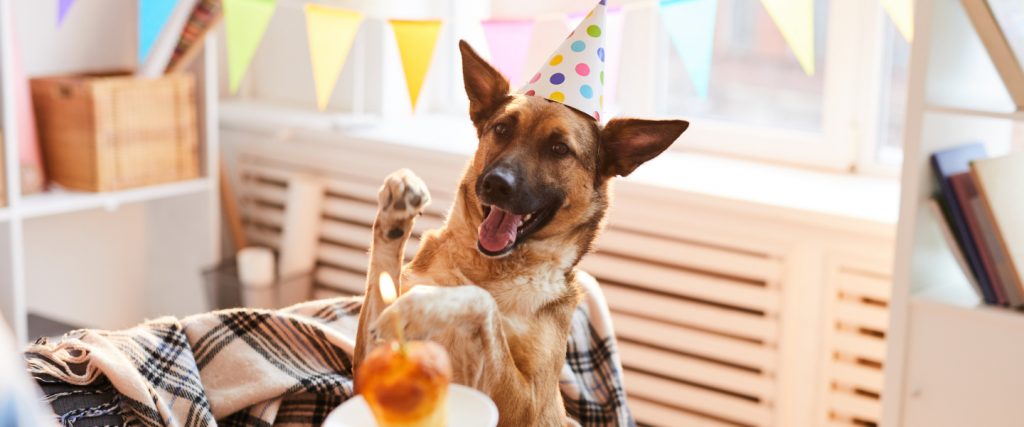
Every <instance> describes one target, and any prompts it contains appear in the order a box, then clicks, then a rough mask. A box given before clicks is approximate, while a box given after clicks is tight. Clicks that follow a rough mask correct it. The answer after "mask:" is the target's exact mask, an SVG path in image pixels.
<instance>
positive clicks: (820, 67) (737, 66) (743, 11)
mask: <svg viewBox="0 0 1024 427" xmlns="http://www.w3.org/2000/svg"><path fill="white" fill-rule="evenodd" d="M718 4H719V6H718V22H717V23H716V27H715V32H716V34H715V46H714V57H713V63H712V70H713V71H712V77H711V82H710V86H709V90H708V96H707V99H701V98H700V97H699V96H698V95H697V94H696V92H695V91H694V89H693V87H692V85H691V83H690V79H689V78H688V77H687V74H686V69H685V67H684V66H683V63H682V59H681V58H680V56H679V55H678V53H677V52H676V50H675V48H674V47H673V46H671V43H666V47H667V52H665V57H666V59H667V62H668V67H667V68H668V70H667V71H668V76H670V78H667V79H666V84H665V86H667V87H666V90H665V93H666V94H667V96H666V97H665V101H664V102H663V107H662V108H661V112H663V113H664V114H673V113H683V114H687V115H692V116H699V117H707V118H714V119H719V120H728V121H731V122H739V123H745V124H751V125H757V126H766V127H774V128H783V129H797V130H808V131H820V130H821V126H822V96H823V91H824V84H823V83H824V78H823V77H822V75H823V74H824V68H825V57H826V55H827V51H826V49H825V46H826V41H827V40H826V38H825V36H826V32H827V29H828V25H827V17H828V2H827V1H825V0H816V1H815V37H814V38H815V41H814V42H815V43H814V44H815V51H816V52H815V60H816V64H815V69H816V70H817V72H816V73H815V74H814V75H807V74H806V73H804V71H803V69H802V68H801V67H800V64H799V63H798V62H797V61H796V58H795V57H794V56H793V54H792V53H791V51H790V50H789V47H788V45H787V44H786V41H785V40H784V39H783V37H782V34H781V33H780V32H779V30H778V28H776V26H775V23H774V22H772V19H771V17H770V16H769V15H768V12H767V11H766V10H765V9H764V8H763V7H762V6H761V4H760V1H759V0H722V1H720V2H719V3H718Z"/></svg>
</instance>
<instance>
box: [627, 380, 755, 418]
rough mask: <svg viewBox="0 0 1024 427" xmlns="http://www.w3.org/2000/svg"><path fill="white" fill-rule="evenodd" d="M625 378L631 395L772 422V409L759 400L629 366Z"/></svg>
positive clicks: (719, 414) (724, 415) (718, 415)
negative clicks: (629, 368) (740, 396)
mask: <svg viewBox="0 0 1024 427" xmlns="http://www.w3.org/2000/svg"><path fill="white" fill-rule="evenodd" d="M624 381H625V383H626V392H627V394H628V395H630V396H640V397H643V398H646V399H649V400H654V401H658V402H664V403H666V404H670V405H673V406H679V407H681V408H686V409H688V410H691V411H693V412H695V413H703V414H708V415H711V416H714V417H716V418H722V419H726V420H730V421H734V422H737V423H743V424H749V425H755V426H766V425H769V424H770V423H771V415H772V411H771V409H770V408H769V407H767V406H764V405H761V404H759V403H757V402H753V401H749V400H744V399H739V398H736V397H734V396H729V395H726V394H722V393H719V392H715V391H712V390H708V389H704V388H700V387H694V386H691V385H687V384H683V383H678V382H674V381H669V380H665V379H662V378H658V377H655V376H651V375H648V374H644V373H641V372H636V371H632V370H628V369H627V370H626V372H625V379H624Z"/></svg>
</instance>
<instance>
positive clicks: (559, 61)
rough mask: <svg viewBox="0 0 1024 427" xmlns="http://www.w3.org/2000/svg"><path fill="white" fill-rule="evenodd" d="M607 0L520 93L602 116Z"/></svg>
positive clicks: (589, 15)
mask: <svg viewBox="0 0 1024 427" xmlns="http://www.w3.org/2000/svg"><path fill="white" fill-rule="evenodd" d="M605 1H606V0H601V2H600V3H598V4H597V6H594V9H592V10H591V11H590V13H589V14H587V16H586V17H585V18H583V22H581V23H580V25H579V26H577V27H576V30H574V31H573V32H572V33H570V34H569V37H567V38H566V39H565V41H564V42H562V45H561V46H558V49H556V50H555V53H554V54H552V55H551V57H550V58H548V60H547V62H545V63H544V65H543V66H542V67H541V69H540V71H538V72H537V73H536V74H534V75H533V77H532V78H531V79H530V82H529V83H527V84H526V85H525V86H523V87H522V89H519V92H520V93H522V94H524V95H528V96H541V97H544V98H547V99H550V100H552V101H555V102H560V103H562V104H565V105H567V106H569V107H572V108H575V109H577V110H579V111H582V112H583V113H584V114H587V115H589V116H591V117H593V118H594V119H596V120H601V106H602V104H603V103H604V95H603V94H604V47H605V35H604V32H605V29H606V28H607V27H606V26H605Z"/></svg>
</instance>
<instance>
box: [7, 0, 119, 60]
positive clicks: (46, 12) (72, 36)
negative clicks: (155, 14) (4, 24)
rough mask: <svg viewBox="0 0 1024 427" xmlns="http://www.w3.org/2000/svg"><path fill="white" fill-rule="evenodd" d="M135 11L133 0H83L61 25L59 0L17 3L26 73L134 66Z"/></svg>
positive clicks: (18, 26) (16, 10) (15, 13)
mask: <svg viewBox="0 0 1024 427" xmlns="http://www.w3.org/2000/svg"><path fill="white" fill-rule="evenodd" d="M135 13H136V12H135V2H134V1H125V0H80V1H76V2H74V4H72V5H71V9H69V11H68V14H67V16H66V19H65V20H64V24H63V25H62V26H60V27H59V28H58V27H57V1H56V0H52V1H51V0H17V1H14V17H15V23H14V25H15V28H16V37H15V38H16V40H15V41H16V42H18V43H19V46H20V47H21V54H22V56H23V58H24V66H25V72H26V74H28V75H29V76H43V75H50V74H61V73H69V72H81V71H109V70H130V69H131V68H133V67H134V65H135Z"/></svg>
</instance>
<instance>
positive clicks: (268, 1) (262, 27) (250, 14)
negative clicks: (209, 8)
mask: <svg viewBox="0 0 1024 427" xmlns="http://www.w3.org/2000/svg"><path fill="white" fill-rule="evenodd" d="M223 1H224V3H223V7H224V29H225V31H226V33H227V34H226V38H227V47H228V86H229V88H230V89H231V93H235V92H237V91H238V85H239V84H241V83H242V77H244V76H245V71H246V70H247V69H248V68H249V63H250V62H252V57H253V55H254V54H255V53H256V48H257V47H259V45H260V40H262V39H263V33H264V32H265V31H267V24H268V23H270V17H271V16H273V15H274V7H275V6H276V1H275V0H223Z"/></svg>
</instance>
